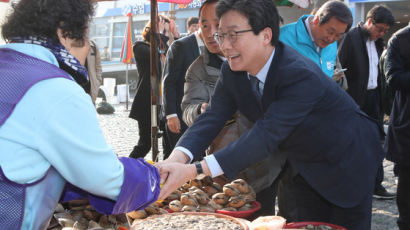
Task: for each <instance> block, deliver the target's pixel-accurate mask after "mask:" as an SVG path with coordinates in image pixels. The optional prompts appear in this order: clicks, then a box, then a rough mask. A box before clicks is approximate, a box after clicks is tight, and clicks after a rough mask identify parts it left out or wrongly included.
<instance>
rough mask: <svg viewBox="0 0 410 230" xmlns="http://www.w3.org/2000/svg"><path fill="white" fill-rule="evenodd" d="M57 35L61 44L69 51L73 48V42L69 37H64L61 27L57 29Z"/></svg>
mask: <svg viewBox="0 0 410 230" xmlns="http://www.w3.org/2000/svg"><path fill="white" fill-rule="evenodd" d="M57 36H58V40H59V41H60V43H61V45H63V46H64V47H65V48H66V49H67V50H68V51H70V49H71V42H70V41H68V39H67V38H65V37H63V30H61V29H60V28H58V29H57Z"/></svg>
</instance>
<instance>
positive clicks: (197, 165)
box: [195, 161, 206, 180]
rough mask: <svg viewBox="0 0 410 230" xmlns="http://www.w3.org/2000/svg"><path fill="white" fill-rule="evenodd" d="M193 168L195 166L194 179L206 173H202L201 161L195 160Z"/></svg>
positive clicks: (200, 177) (201, 177)
mask: <svg viewBox="0 0 410 230" xmlns="http://www.w3.org/2000/svg"><path fill="white" fill-rule="evenodd" d="M195 168H196V179H199V180H200V179H203V178H204V177H205V176H206V175H205V174H204V170H203V168H202V165H201V162H200V161H197V162H195Z"/></svg>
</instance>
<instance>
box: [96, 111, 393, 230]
mask: <svg viewBox="0 0 410 230" xmlns="http://www.w3.org/2000/svg"><path fill="white" fill-rule="evenodd" d="M114 107H115V109H116V112H115V113H114V114H112V115H98V120H99V121H100V125H101V128H102V130H103V133H104V136H105V137H106V140H107V142H108V143H109V144H110V145H111V146H112V147H113V149H114V152H115V153H116V154H117V155H119V156H128V154H129V153H130V152H131V150H132V149H133V147H134V145H135V144H136V143H137V141H138V125H137V122H136V121H135V120H133V119H130V118H128V114H129V111H126V110H125V104H124V103H121V104H119V105H114ZM128 109H131V103H130V104H129V107H128ZM159 144H161V141H159ZM159 149H162V146H159ZM146 159H151V153H149V154H148V155H147V156H146ZM383 164H384V173H385V181H384V182H383V185H384V186H385V187H386V188H387V190H388V191H389V192H396V189H397V186H396V183H395V177H394V176H393V164H392V163H391V162H389V161H386V160H385V161H384V162H383ZM397 217H398V212H397V206H396V200H376V199H374V200H373V216H372V230H396V229H398V228H397V225H396V219H397Z"/></svg>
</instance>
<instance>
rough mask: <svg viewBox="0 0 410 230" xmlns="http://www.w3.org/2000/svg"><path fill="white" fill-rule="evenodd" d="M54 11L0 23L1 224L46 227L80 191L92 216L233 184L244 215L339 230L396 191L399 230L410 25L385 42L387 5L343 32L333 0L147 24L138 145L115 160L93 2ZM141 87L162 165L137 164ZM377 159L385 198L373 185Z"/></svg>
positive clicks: (362, 220) (222, 4)
mask: <svg viewBox="0 0 410 230" xmlns="http://www.w3.org/2000/svg"><path fill="white" fill-rule="evenodd" d="M58 2H59V4H54V3H53V2H51V1H35V0H21V1H19V2H18V3H17V4H15V5H14V6H13V12H12V13H11V14H10V15H9V16H8V17H7V19H6V21H5V23H4V24H3V25H2V37H3V38H4V39H5V40H6V41H7V44H6V45H3V46H0V73H1V75H2V76H3V78H2V79H1V80H0V92H1V95H2V96H1V100H2V101H3V102H4V103H0V151H1V152H3V153H4V154H3V155H2V156H1V157H0V172H1V173H0V185H1V186H0V192H1V193H2V194H5V196H6V197H9V198H12V199H6V200H7V202H2V204H1V205H0V220H4V221H0V228H1V229H10V228H17V229H46V228H47V225H48V222H49V220H50V218H51V215H52V213H53V211H54V208H55V206H56V204H57V202H58V201H60V200H62V201H67V200H71V199H78V198H79V197H88V198H89V200H90V203H91V205H93V206H94V207H95V208H96V210H97V211H99V212H101V213H105V214H113V213H114V214H115V213H123V212H129V211H132V210H135V209H142V208H144V207H146V206H147V205H149V204H150V203H152V202H153V201H155V200H157V199H164V198H166V197H167V196H168V195H169V194H170V193H171V192H173V191H174V190H176V189H177V188H178V187H180V186H181V185H182V184H184V183H185V182H186V181H188V180H190V179H194V178H196V177H197V176H200V175H208V176H211V177H220V176H223V177H225V178H227V179H228V180H232V179H235V178H237V177H242V178H247V179H248V180H249V181H248V182H249V183H250V184H251V185H252V186H253V187H254V189H255V191H256V192H257V194H256V199H257V200H258V201H259V202H260V203H261V204H262V208H261V210H259V212H258V215H275V214H278V215H280V216H283V217H284V218H286V219H287V221H289V222H297V221H320V222H328V223H333V224H337V225H341V226H344V227H346V228H347V229H349V230H355V229H357V230H364V229H371V214H372V198H373V197H376V198H382V199H393V198H395V197H397V206H398V210H399V218H398V221H397V224H398V226H399V229H400V230H407V229H410V201H409V197H408V194H410V163H409V162H410V155H409V151H408V149H407V147H408V148H409V149H410V144H409V143H410V142H409V140H408V139H407V138H408V137H409V136H410V127H409V124H410V115H409V113H408V111H409V108H410V107H409V105H408V103H409V102H408V101H409V99H408V97H409V96H408V93H407V91H408V90H410V76H409V74H410V56H409V52H408V50H409V49H410V47H409V44H410V25H409V26H406V27H405V28H402V29H401V30H399V31H397V32H396V33H395V34H394V35H393V36H392V37H391V38H390V40H389V41H388V43H387V45H386V44H385V43H384V41H383V39H382V38H383V36H384V35H385V34H386V33H387V31H388V30H389V29H390V28H391V27H392V26H393V24H394V22H395V19H394V17H393V14H392V12H391V11H390V10H389V9H388V8H387V7H386V6H384V5H376V6H374V7H373V8H372V9H370V10H369V12H367V16H366V19H365V21H364V22H360V23H359V24H358V25H356V26H355V25H352V23H353V17H352V14H351V11H350V9H349V8H348V7H347V6H346V5H345V3H343V2H342V1H338V0H332V1H328V2H326V3H325V4H323V5H322V6H321V7H320V8H319V9H317V10H315V11H314V12H312V14H310V15H303V16H302V17H300V18H299V20H297V21H296V22H292V23H288V24H285V25H283V18H282V17H280V15H279V13H278V10H277V8H276V6H275V5H274V2H273V1H271V0H205V1H204V2H203V4H202V6H201V7H200V9H199V13H198V17H191V18H189V19H188V20H187V31H188V34H187V35H186V36H184V37H181V35H180V34H179V32H178V30H177V28H176V25H175V22H174V21H173V20H172V19H170V18H169V17H167V16H165V15H158V17H157V21H156V24H155V26H153V25H152V22H151V21H149V22H148V23H147V24H146V25H145V27H144V29H143V33H142V36H143V41H138V42H136V43H135V44H134V46H133V52H134V57H135V61H136V65H137V71H138V76H139V77H138V81H137V90H136V95H135V98H134V100H133V104H132V107H131V111H130V115H129V116H130V118H133V119H135V120H136V121H137V124H138V130H139V140H138V142H137V144H136V145H135V146H134V148H133V150H132V152H131V153H130V155H129V157H122V158H118V157H117V156H116V154H115V153H114V152H113V150H112V148H111V147H110V146H108V145H107V143H106V141H105V139H104V137H103V135H102V132H101V128H100V127H99V124H98V121H97V116H96V110H95V105H94V103H95V100H96V97H97V95H98V89H99V86H100V85H101V84H102V78H101V60H102V61H109V60H111V56H110V54H109V52H108V50H107V47H104V50H103V52H101V54H100V52H99V48H98V47H96V44H95V42H94V41H91V40H89V38H88V32H89V29H88V24H89V21H90V19H91V17H92V16H93V13H94V7H95V3H94V2H93V1H90V0H78V1H70V0H58ZM32 21H35V22H36V23H30V22H32ZM152 28H155V31H154V30H153V29H152ZM151 36H154V39H151ZM151 40H155V49H151V42H150V41H151ZM151 50H155V51H156V52H155V55H156V56H157V57H158V58H157V63H155V65H154V66H156V71H155V72H156V73H157V75H156V81H157V82H160V84H158V85H155V86H152V85H151V83H152V80H151V74H150V70H151V65H150V55H151ZM382 53H383V54H382ZM155 87H157V90H158V91H160V92H161V93H162V95H161V99H162V100H161V101H162V103H161V107H160V108H159V109H158V111H156V114H154V116H157V117H158V119H159V123H160V126H161V127H162V130H163V138H162V139H163V146H164V153H163V156H164V160H163V161H161V162H157V163H156V164H155V165H151V164H148V163H147V162H146V161H145V160H144V159H143V158H144V157H145V156H146V155H147V153H148V152H149V151H150V149H151V145H152V143H151V120H152V114H151V111H152V110H151V89H152V88H155ZM385 114H387V115H390V121H389V124H388V130H387V134H385V133H384V129H383V117H384V115H385ZM6 153H7V154H6ZM386 154H387V157H386ZM385 157H386V158H387V159H388V160H391V161H393V162H394V163H395V174H396V176H398V186H397V188H398V189H397V196H396V194H392V193H389V192H388V191H387V190H386V189H385V188H384V187H383V186H382V181H383V173H384V172H383V166H382V161H383V159H384V158H385ZM90 162H93V165H94V166H93V167H92V168H90V167H87V165H88V164H89V163H90ZM160 183H163V187H162V188H161V189H160V186H159V184H160ZM50 185H52V186H51V187H52V188H53V189H50ZM276 199H277V201H278V207H279V210H275V201H276ZM46 201H47V202H46ZM313 207H314V208H313ZM10 210H15V211H13V212H11V211H10ZM15 226H18V227H15Z"/></svg>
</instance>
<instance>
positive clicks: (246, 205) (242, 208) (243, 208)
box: [238, 204, 253, 211]
mask: <svg viewBox="0 0 410 230" xmlns="http://www.w3.org/2000/svg"><path fill="white" fill-rule="evenodd" d="M252 208H253V206H252V204H245V205H244V206H242V207H240V208H239V209H238V211H247V210H251V209H252Z"/></svg>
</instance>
